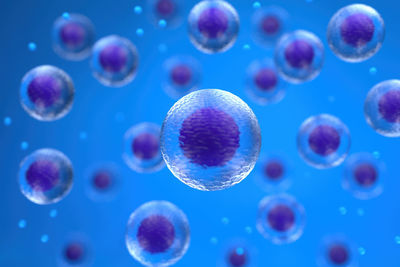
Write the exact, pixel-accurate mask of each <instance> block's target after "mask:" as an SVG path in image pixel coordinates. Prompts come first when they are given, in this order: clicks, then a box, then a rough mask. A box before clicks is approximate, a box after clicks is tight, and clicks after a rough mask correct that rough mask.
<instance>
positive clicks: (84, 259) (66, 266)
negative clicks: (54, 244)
mask: <svg viewBox="0 0 400 267" xmlns="http://www.w3.org/2000/svg"><path fill="white" fill-rule="evenodd" d="M58 247H59V248H58V250H59V253H58V266H61V267H72V266H76V267H84V266H91V265H92V263H93V252H92V247H91V243H90V242H89V240H88V238H87V237H86V236H85V235H84V234H82V233H73V234H69V235H68V236H67V237H66V238H65V240H63V241H62V242H61V243H60V244H59V245H58Z"/></svg>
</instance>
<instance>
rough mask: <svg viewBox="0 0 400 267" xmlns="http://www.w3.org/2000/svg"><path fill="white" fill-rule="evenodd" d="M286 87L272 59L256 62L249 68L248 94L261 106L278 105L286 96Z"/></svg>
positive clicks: (247, 75)
mask: <svg viewBox="0 0 400 267" xmlns="http://www.w3.org/2000/svg"><path fill="white" fill-rule="evenodd" d="M286 87H287V83H286V81H284V80H283V79H282V78H281V77H280V75H279V74H278V71H277V69H276V67H275V63H274V62H273V60H271V59H264V60H255V61H253V62H252V63H250V65H249V67H248V68H247V74H246V93H247V95H248V96H249V98H251V99H252V100H253V101H254V102H255V103H257V104H259V105H267V104H272V103H278V102H279V101H281V100H282V99H283V97H284V96H285V93H286V92H285V91H286V90H285V89H286Z"/></svg>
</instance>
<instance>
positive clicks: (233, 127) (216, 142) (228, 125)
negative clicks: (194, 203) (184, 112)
mask: <svg viewBox="0 0 400 267" xmlns="http://www.w3.org/2000/svg"><path fill="white" fill-rule="evenodd" d="M179 145H180V147H181V149H182V150H183V154H184V155H185V157H187V158H188V159H190V161H191V162H192V163H195V164H199V165H201V166H203V167H216V166H219V167H220V166H224V165H225V164H226V163H227V162H228V161H229V160H231V159H232V158H233V156H234V155H235V153H236V150H237V149H238V148H239V145H240V131H239V127H238V126H237V124H236V122H235V120H234V119H233V118H232V117H231V116H230V115H229V114H227V113H226V112H224V111H222V110H219V109H215V108H211V107H207V108H201V109H198V110H197V111H195V112H194V113H192V114H191V115H190V116H188V117H187V118H186V119H185V120H184V121H183V123H182V127H181V129H180V135H179Z"/></svg>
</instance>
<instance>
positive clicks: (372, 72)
mask: <svg viewBox="0 0 400 267" xmlns="http://www.w3.org/2000/svg"><path fill="white" fill-rule="evenodd" d="M377 71H378V70H377V69H376V68H375V67H371V68H369V74H371V75H375V74H376V73H377Z"/></svg>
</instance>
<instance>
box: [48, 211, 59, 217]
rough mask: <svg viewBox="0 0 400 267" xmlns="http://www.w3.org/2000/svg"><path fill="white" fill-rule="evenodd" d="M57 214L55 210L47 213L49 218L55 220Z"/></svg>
mask: <svg viewBox="0 0 400 267" xmlns="http://www.w3.org/2000/svg"><path fill="white" fill-rule="evenodd" d="M57 214H58V211H57V210H56V209H52V210H51V211H50V212H49V216H50V218H55V217H57Z"/></svg>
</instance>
